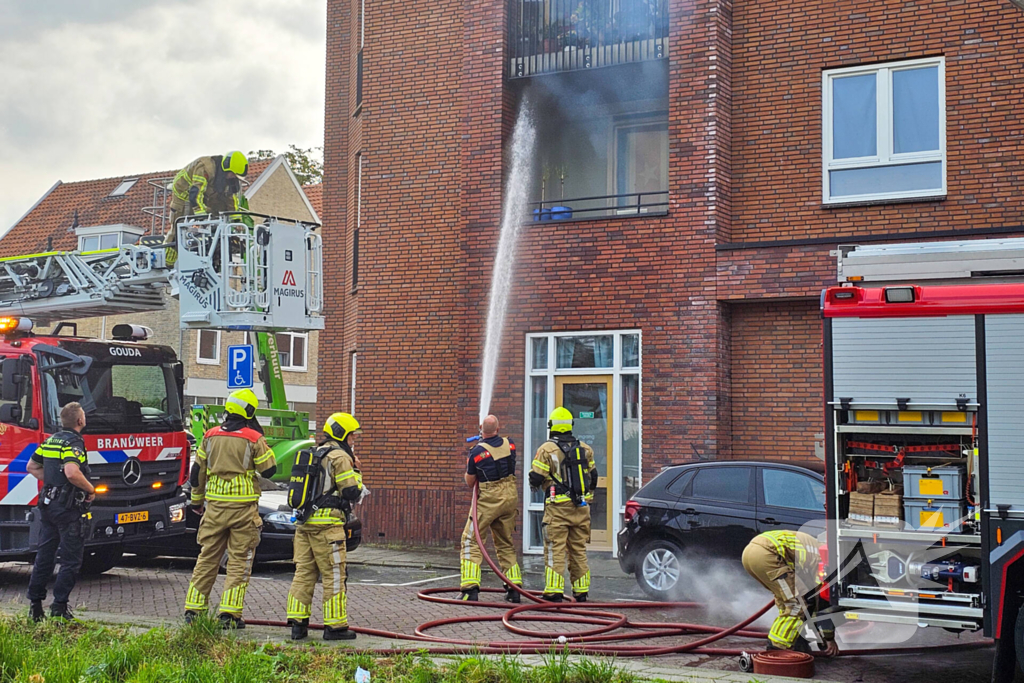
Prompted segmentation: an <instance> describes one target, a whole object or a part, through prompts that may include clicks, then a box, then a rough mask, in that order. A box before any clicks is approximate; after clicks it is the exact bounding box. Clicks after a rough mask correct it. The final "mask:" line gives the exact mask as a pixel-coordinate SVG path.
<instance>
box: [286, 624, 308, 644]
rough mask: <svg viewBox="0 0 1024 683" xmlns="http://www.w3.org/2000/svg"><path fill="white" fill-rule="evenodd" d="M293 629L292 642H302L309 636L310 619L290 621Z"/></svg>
mask: <svg viewBox="0 0 1024 683" xmlns="http://www.w3.org/2000/svg"><path fill="white" fill-rule="evenodd" d="M288 625H289V626H291V627H292V640H302V639H303V638H305V637H306V636H308V635H309V619H289V620H288Z"/></svg>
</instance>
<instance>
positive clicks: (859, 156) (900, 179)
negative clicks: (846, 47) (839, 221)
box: [822, 57, 946, 204]
mask: <svg viewBox="0 0 1024 683" xmlns="http://www.w3.org/2000/svg"><path fill="white" fill-rule="evenodd" d="M822 93H823V97H824V101H823V103H822V135H823V140H822V157H823V164H822V184H823V193H824V194H823V200H824V203H826V204H844V203H850V202H884V201H887V200H902V199H914V198H925V197H941V196H943V195H945V194H946V102H945V59H944V58H942V57H933V58H928V59H917V60H913V61H906V62H894V63H891V64H883V65H878V64H875V65H871V66H856V67H849V68H844V69H831V70H828V71H825V72H823V74H822Z"/></svg>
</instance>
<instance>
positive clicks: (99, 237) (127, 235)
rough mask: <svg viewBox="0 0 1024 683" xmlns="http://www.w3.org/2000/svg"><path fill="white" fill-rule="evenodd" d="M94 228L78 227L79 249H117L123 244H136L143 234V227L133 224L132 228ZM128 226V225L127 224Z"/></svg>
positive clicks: (76, 231)
mask: <svg viewBox="0 0 1024 683" xmlns="http://www.w3.org/2000/svg"><path fill="white" fill-rule="evenodd" d="M104 227H106V228H107V229H106V230H104V229H103V228H102V227H93V228H77V229H76V230H75V233H76V234H77V235H78V250H79V251H100V250H102V249H117V248H118V247H119V246H121V245H122V244H135V243H136V242H138V241H139V237H141V236H142V232H143V230H142V228H136V227H134V226H131V227H130V229H123V230H115V229H112V226H104ZM125 227H128V226H125Z"/></svg>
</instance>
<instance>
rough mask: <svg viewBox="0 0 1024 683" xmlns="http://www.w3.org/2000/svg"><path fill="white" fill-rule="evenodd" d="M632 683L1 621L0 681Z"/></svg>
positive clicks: (550, 662) (202, 627)
mask: <svg viewBox="0 0 1024 683" xmlns="http://www.w3.org/2000/svg"><path fill="white" fill-rule="evenodd" d="M358 667H362V668H364V669H367V670H368V671H370V673H371V676H372V678H371V683H456V682H457V683H640V679H639V678H637V677H636V676H635V675H633V674H631V673H629V672H627V671H625V670H623V669H621V668H619V667H617V666H615V664H614V662H613V661H609V660H607V659H586V658H570V657H569V656H568V655H567V654H565V653H564V652H556V651H553V652H552V653H551V654H550V655H548V656H546V657H544V658H543V663H542V664H541V665H540V666H534V667H530V666H526V665H524V664H523V663H522V661H521V659H520V658H517V657H514V656H505V657H482V656H473V655H467V656H462V657H456V658H443V659H441V658H439V659H436V660H434V659H431V658H429V657H427V656H426V655H425V654H422V653H421V654H419V655H412V654H401V655H393V656H388V657H377V656H375V655H370V654H363V653H353V652H351V651H346V650H344V649H340V648H330V647H321V646H319V645H313V646H292V645H275V644H270V643H258V642H255V641H252V640H248V639H245V638H235V637H226V636H224V634H223V632H222V631H221V630H220V625H219V623H217V622H216V621H214V620H212V619H209V618H203V619H198V620H197V621H196V622H195V623H193V624H192V625H191V626H184V627H182V628H171V629H164V628H156V629H152V630H150V631H146V632H143V633H141V634H140V633H134V632H133V631H132V630H131V629H130V628H128V627H107V626H102V625H98V624H94V623H89V622H80V623H73V624H68V625H59V624H56V623H54V622H52V621H46V622H43V623H41V624H35V623H33V622H31V621H29V620H28V619H26V618H25V617H17V618H15V617H2V616H0V683H350V682H351V681H353V680H354V678H355V671H356V669H357V668H358Z"/></svg>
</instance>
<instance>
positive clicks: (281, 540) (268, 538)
mask: <svg viewBox="0 0 1024 683" xmlns="http://www.w3.org/2000/svg"><path fill="white" fill-rule="evenodd" d="M261 484H262V485H264V486H266V487H273V488H270V490H264V491H263V492H262V493H261V494H260V504H259V512H260V518H261V519H262V520H263V533H262V534H261V537H260V544H259V545H258V546H257V547H256V556H255V558H254V560H253V561H254V562H272V561H274V560H290V559H292V540H293V539H294V538H295V523H294V522H292V509H291V508H290V507H288V502H287V498H288V490H287V487H284V486H283V485H281V484H276V483H274V482H270V481H268V480H261ZM186 509H187V510H188V512H187V513H186V517H185V522H186V524H185V533H184V534H181V535H178V536H174V537H171V538H163V539H160V541H159V542H152V543H146V542H142V543H133V544H127V543H126V544H125V546H124V552H126V553H132V554H135V555H138V556H139V557H158V556H162V557H198V556H199V544H198V543H196V532H197V531H198V529H199V520H200V517H199V515H197V514H196V513H195V512H193V511H192V509H191V508H186Z"/></svg>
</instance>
